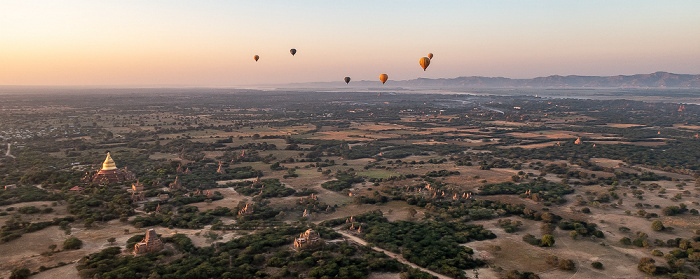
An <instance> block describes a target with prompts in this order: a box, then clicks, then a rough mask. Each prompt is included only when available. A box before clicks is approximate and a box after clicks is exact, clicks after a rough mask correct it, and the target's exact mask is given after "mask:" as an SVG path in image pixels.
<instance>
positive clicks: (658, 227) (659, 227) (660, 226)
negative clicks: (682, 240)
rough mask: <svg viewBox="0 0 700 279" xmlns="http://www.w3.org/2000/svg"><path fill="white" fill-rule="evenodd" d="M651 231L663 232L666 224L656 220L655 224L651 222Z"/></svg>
mask: <svg viewBox="0 0 700 279" xmlns="http://www.w3.org/2000/svg"><path fill="white" fill-rule="evenodd" d="M651 229H652V230H655V231H657V232H658V231H663V230H664V229H665V227H664V223H662V222H661V221H660V220H654V222H651Z"/></svg>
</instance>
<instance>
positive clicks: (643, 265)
mask: <svg viewBox="0 0 700 279" xmlns="http://www.w3.org/2000/svg"><path fill="white" fill-rule="evenodd" d="M654 262H656V261H654V259H652V258H648V257H644V258H641V259H639V264H638V265H637V269H639V271H641V272H644V273H646V274H649V275H654V273H656V265H655V264H654Z"/></svg>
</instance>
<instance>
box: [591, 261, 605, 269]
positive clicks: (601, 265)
mask: <svg viewBox="0 0 700 279" xmlns="http://www.w3.org/2000/svg"><path fill="white" fill-rule="evenodd" d="M591 266H592V267H593V268H595V269H603V264H602V263H601V262H592V263H591Z"/></svg>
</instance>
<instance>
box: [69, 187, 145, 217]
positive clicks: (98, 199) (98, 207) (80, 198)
mask: <svg viewBox="0 0 700 279" xmlns="http://www.w3.org/2000/svg"><path fill="white" fill-rule="evenodd" d="M83 193H85V194H86V195H82V194H78V193H75V194H70V195H68V197H67V199H66V201H68V212H69V213H71V214H73V215H76V216H78V218H79V219H82V220H83V222H85V225H86V226H90V225H91V224H92V223H94V222H95V221H102V222H104V221H109V220H112V219H117V218H120V219H122V220H124V219H126V218H128V216H132V215H134V205H133V204H132V201H131V195H130V194H129V193H128V192H126V190H124V189H121V188H117V187H110V186H99V185H90V186H89V187H86V188H85V189H84V190H83Z"/></svg>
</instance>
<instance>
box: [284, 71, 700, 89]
mask: <svg viewBox="0 0 700 279" xmlns="http://www.w3.org/2000/svg"><path fill="white" fill-rule="evenodd" d="M341 82H342V81H339V82H316V83H303V84H296V86H304V85H310V86H322V87H323V86H326V87H327V86H337V84H339V83H341ZM377 82H378V81H366V80H362V81H352V82H350V85H354V86H371V87H377V86H378V85H377ZM342 85H345V84H344V83H343V84H342ZM386 85H387V86H391V87H397V86H398V87H407V88H411V87H412V88H433V89H437V88H441V89H457V88H647V89H648V88H657V89H664V88H690V89H694V88H700V75H686V74H673V73H667V72H656V73H651V74H638V75H629V76H625V75H618V76H559V75H553V76H547V77H538V78H532V79H512V78H504V77H479V76H472V77H457V78H439V79H431V78H418V79H411V80H398V81H392V80H390V81H389V82H387V84H386Z"/></svg>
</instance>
